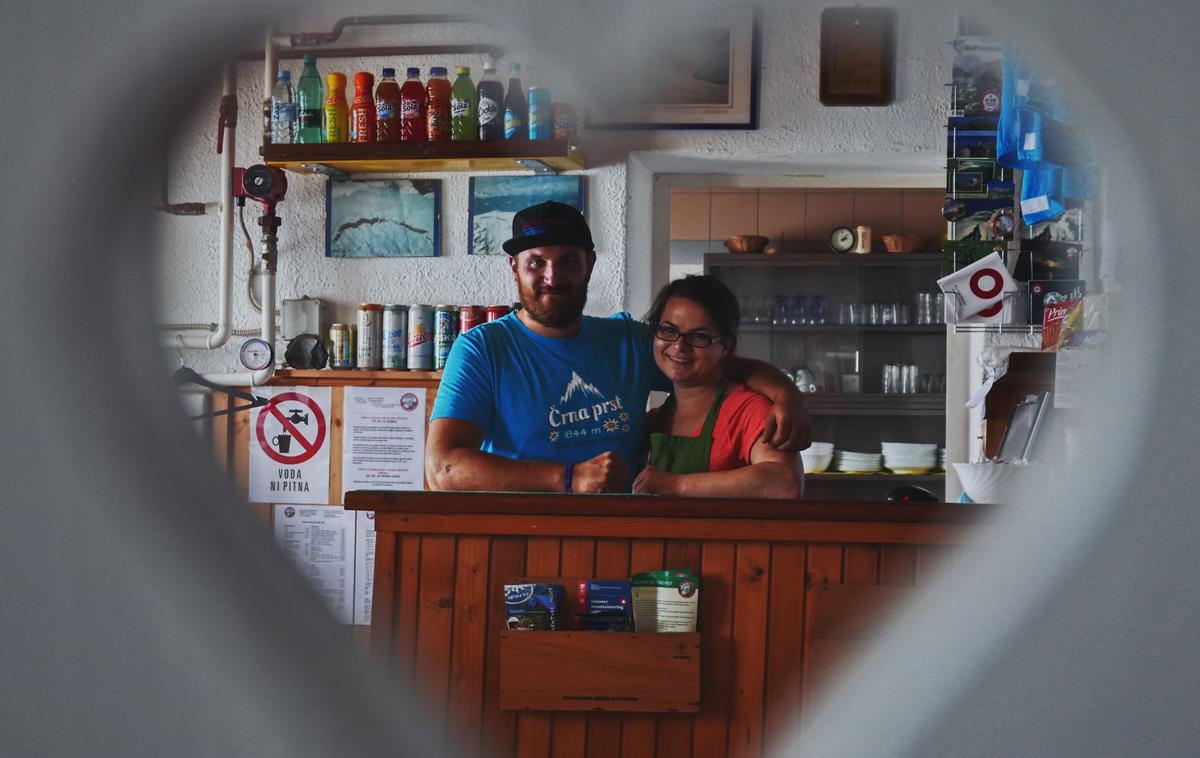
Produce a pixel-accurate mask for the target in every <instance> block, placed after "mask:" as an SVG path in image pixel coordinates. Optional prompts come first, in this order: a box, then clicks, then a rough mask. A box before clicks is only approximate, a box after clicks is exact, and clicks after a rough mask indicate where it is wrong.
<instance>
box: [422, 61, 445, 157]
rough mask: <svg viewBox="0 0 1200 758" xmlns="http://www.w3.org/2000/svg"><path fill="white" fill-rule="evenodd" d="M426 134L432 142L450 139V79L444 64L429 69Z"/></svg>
mask: <svg viewBox="0 0 1200 758" xmlns="http://www.w3.org/2000/svg"><path fill="white" fill-rule="evenodd" d="M425 134H426V135H427V136H428V137H429V141H430V142H449V141H450V80H449V79H447V78H446V69H445V68H444V67H442V66H434V67H433V68H431V69H429V81H428V82H427V83H426V85H425Z"/></svg>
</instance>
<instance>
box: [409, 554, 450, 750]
mask: <svg viewBox="0 0 1200 758" xmlns="http://www.w3.org/2000/svg"><path fill="white" fill-rule="evenodd" d="M455 542H456V540H455V538H454V537H443V536H424V537H422V538H421V584H420V591H419V593H418V598H419V599H418V601H417V650H416V653H417V660H416V665H415V667H414V672H415V673H414V678H413V684H414V688H415V689H416V690H417V691H418V692H419V693H420V694H419V696H418V698H417V702H419V703H421V704H423V705H424V709H423V711H424V719H425V720H424V722H423V723H424V724H425V725H427V726H428V729H429V732H430V733H431V734H434V735H441V734H444V733H445V729H446V698H447V697H448V696H449V692H450V645H451V635H452V634H453V632H454V626H453V621H454V553H455V547H456V545H455Z"/></svg>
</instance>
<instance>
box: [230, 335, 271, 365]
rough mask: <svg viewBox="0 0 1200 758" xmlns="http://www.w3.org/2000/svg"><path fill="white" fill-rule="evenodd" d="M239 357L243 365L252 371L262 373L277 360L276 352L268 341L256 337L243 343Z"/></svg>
mask: <svg viewBox="0 0 1200 758" xmlns="http://www.w3.org/2000/svg"><path fill="white" fill-rule="evenodd" d="M238 357H239V358H241V360H242V365H243V366H245V367H246V368H248V369H250V370H251V371H262V370H263V369H264V368H266V367H267V366H270V365H271V361H273V360H274V359H275V351H274V350H273V349H272V348H271V345H270V344H269V343H268V342H267V341H266V340H264V339H259V338H258V337H254V338H251V339H248V340H246V341H245V342H243V343H242V349H241V350H240V351H238Z"/></svg>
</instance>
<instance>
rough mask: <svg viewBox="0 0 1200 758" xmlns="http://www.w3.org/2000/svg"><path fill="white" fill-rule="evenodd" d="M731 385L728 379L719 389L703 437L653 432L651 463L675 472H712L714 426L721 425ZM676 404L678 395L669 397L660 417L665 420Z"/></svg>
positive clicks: (706, 419)
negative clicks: (728, 383) (721, 413)
mask: <svg viewBox="0 0 1200 758" xmlns="http://www.w3.org/2000/svg"><path fill="white" fill-rule="evenodd" d="M726 389H727V387H726V385H725V383H724V382H722V383H721V388H720V389H718V390H717V399H716V400H714V401H713V404H712V407H711V408H709V409H708V417H707V418H705V419H704V428H703V429H701V430H700V436H699V437H682V436H680V435H676V434H666V433H665V432H651V433H650V465H651V466H654V467H655V468H660V469H662V470H663V471H669V472H671V473H672V474H700V473H703V472H705V471H708V459H709V456H710V455H711V454H712V441H713V427H715V426H716V425H717V413H718V412H719V411H720V410H721V401H723V400H724V399H725V391H726ZM674 405H675V396H674V395H671V396H670V397H669V398H667V402H666V403H664V404H663V410H662V411H661V412H659V414H658V418H659V419H663V418H665V417H666V415H667V411H669V410H670V409H671V408H673V407H674Z"/></svg>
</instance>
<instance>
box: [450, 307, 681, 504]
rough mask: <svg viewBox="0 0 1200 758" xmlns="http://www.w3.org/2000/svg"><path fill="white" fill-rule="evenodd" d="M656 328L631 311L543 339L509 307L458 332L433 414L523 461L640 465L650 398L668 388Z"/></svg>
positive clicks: (484, 447) (591, 319) (632, 472)
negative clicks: (602, 457)
mask: <svg viewBox="0 0 1200 758" xmlns="http://www.w3.org/2000/svg"><path fill="white" fill-rule="evenodd" d="M652 344H653V335H652V333H651V331H650V328H649V327H648V326H647V325H646V324H644V323H641V322H639V321H634V320H633V318H632V317H631V316H630V315H629V314H628V313H618V314H616V315H614V316H612V317H610V318H595V317H592V316H584V317H583V328H582V329H580V331H579V333H578V334H576V335H575V336H574V337H569V338H567V339H553V338H550V337H543V336H541V335H539V334H536V333H535V332H533V331H531V330H530V329H529V328H528V327H526V326H525V325H524V324H523V323H521V320H520V319H519V318H518V317H517V314H516V313H510V314H508V315H507V316H504V317H503V318H499V319H497V320H495V321H491V322H488V323H486V324H481V325H479V326H477V327H475V328H473V329H471V330H470V331H468V332H466V333H465V334H462V335H461V336H459V338H458V339H456V340H455V341H454V345H453V347H451V349H450V355H449V357H448V358H447V359H446V368H445V371H444V372H443V373H442V382H441V386H440V387H439V388H438V394H437V399H436V400H435V401H434V404H433V415H432V418H435V419H437V418H455V419H461V420H463V421H470V422H471V423H473V424H478V425H479V426H481V427H483V429H484V432H485V434H484V439H483V445H482V446H481V447H480V449H481V450H483V451H485V452H488V453H495V454H496V455H502V456H504V457H506V458H513V459H520V460H541V461H560V462H562V463H581V462H583V461H586V460H588V459H589V458H593V457H595V456H597V455H599V454H600V453H603V452H605V451H609V450H612V451H615V452H616V453H617V454H618V455H620V456H621V458H622V459H624V461H625V463H626V464H628V466H629V472H630V481H629V484H630V485H632V483H633V478H632V477H633V476H634V475H636V473H637V471H638V469H639V468H640V463H641V451H642V444H643V442H644V440H645V435H646V399H647V397H648V396H649V393H650V391H651V390H663V391H669V390H670V389H671V383H670V382H669V381H668V380H667V378H666V377H665V376H663V374H662V372H661V371H659V370H658V366H657V365H655V363H654V357H653V355H652V353H651V347H652Z"/></svg>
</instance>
